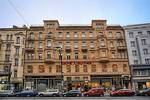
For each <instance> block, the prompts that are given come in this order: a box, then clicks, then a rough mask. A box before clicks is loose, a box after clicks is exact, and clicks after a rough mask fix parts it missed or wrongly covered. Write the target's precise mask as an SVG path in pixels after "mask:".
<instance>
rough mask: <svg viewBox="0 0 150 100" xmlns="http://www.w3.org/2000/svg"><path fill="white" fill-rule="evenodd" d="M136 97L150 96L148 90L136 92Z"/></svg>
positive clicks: (149, 90)
mask: <svg viewBox="0 0 150 100" xmlns="http://www.w3.org/2000/svg"><path fill="white" fill-rule="evenodd" d="M136 95H137V96H150V88H147V89H144V90H140V91H137V93H136Z"/></svg>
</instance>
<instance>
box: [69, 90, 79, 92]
mask: <svg viewBox="0 0 150 100" xmlns="http://www.w3.org/2000/svg"><path fill="white" fill-rule="evenodd" d="M69 92H80V91H78V90H70V91H69Z"/></svg>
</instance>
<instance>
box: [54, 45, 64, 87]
mask: <svg viewBox="0 0 150 100" xmlns="http://www.w3.org/2000/svg"><path fill="white" fill-rule="evenodd" d="M56 50H57V51H58V52H59V59H60V67H61V82H62V83H61V89H63V87H64V77H63V66H62V47H56Z"/></svg>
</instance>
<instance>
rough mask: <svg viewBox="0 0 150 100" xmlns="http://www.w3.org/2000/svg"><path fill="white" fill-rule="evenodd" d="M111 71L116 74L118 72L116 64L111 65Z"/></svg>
mask: <svg viewBox="0 0 150 100" xmlns="http://www.w3.org/2000/svg"><path fill="white" fill-rule="evenodd" d="M112 71H113V72H117V71H118V66H117V64H113V65H112Z"/></svg>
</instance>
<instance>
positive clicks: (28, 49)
mask: <svg viewBox="0 0 150 100" xmlns="http://www.w3.org/2000/svg"><path fill="white" fill-rule="evenodd" d="M25 50H26V51H28V52H29V51H31V52H34V51H35V48H34V47H26V48H25Z"/></svg>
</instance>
